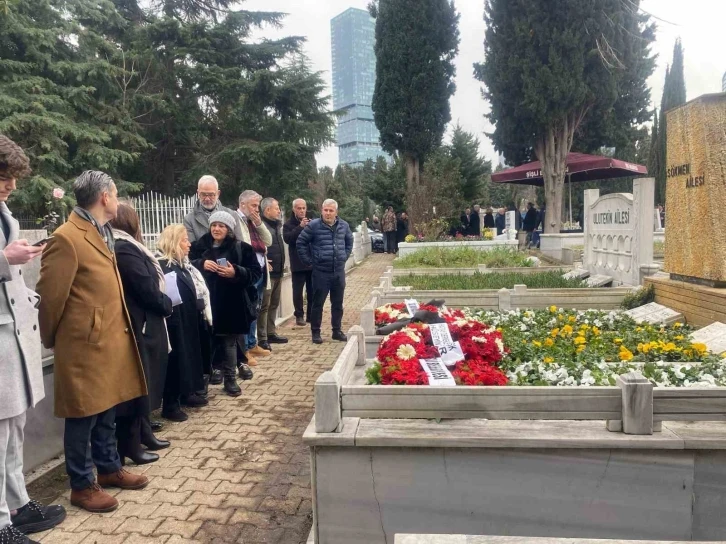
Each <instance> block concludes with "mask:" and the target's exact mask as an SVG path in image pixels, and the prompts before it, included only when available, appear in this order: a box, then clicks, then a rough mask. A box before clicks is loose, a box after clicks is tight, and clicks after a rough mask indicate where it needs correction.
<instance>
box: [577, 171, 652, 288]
mask: <svg viewBox="0 0 726 544" xmlns="http://www.w3.org/2000/svg"><path fill="white" fill-rule="evenodd" d="M654 191H655V180H654V179H653V178H640V179H636V180H633V193H632V194H630V193H613V194H609V195H605V196H602V197H601V196H600V190H599V189H589V190H586V191H585V213H586V215H587V219H586V221H585V225H584V228H585V254H584V257H583V261H584V262H583V264H584V266H585V267H586V268H587V269H588V270H589V271H590V273H591V274H602V275H605V276H612V278H613V280H614V282H616V283H618V284H625V285H640V267H641V265H644V264H651V263H652V262H653V222H652V215H651V214H652V211H651V210H652V209H653V199H654Z"/></svg>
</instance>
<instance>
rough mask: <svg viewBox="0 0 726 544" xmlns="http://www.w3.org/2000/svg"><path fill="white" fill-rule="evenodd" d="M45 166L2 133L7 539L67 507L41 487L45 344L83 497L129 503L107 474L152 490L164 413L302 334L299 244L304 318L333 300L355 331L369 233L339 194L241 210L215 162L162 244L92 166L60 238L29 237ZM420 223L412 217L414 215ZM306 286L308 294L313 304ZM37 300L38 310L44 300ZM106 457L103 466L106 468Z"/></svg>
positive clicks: (58, 516) (0, 409)
mask: <svg viewBox="0 0 726 544" xmlns="http://www.w3.org/2000/svg"><path fill="white" fill-rule="evenodd" d="M29 173H30V168H29V161H28V158H27V156H26V155H25V154H24V152H23V151H22V149H20V148H19V147H18V146H17V145H16V144H14V143H13V142H12V141H11V140H9V139H7V138H5V137H3V136H0V224H1V226H2V233H0V234H1V236H0V285H1V286H2V287H3V289H0V319H2V321H1V323H3V324H9V325H11V326H9V327H2V326H0V342H2V345H3V349H4V353H5V355H4V357H3V358H2V362H1V364H0V366H1V368H0V375H2V376H3V380H2V381H1V382H0V395H1V396H2V399H3V402H2V403H0V476H2V478H0V482H2V484H1V485H0V543H2V544H6V543H13V544H14V543H27V542H33V541H31V540H29V539H28V537H27V536H25V534H26V533H32V532H36V531H42V530H47V529H49V528H51V527H53V526H54V525H57V524H58V523H61V522H62V520H63V519H64V518H65V510H64V509H63V507H62V506H59V505H51V506H42V505H40V503H37V502H36V501H32V500H30V498H29V497H28V495H27V492H26V490H25V486H24V481H23V473H22V457H23V444H22V443H23V426H24V424H25V412H26V411H27V410H28V409H29V408H30V407H32V406H35V405H36V404H37V403H38V402H39V401H40V400H41V399H42V398H43V396H44V389H43V378H42V363H41V354H40V347H41V342H42V344H43V345H44V346H45V347H46V348H48V349H53V350H54V357H55V359H54V377H55V406H54V412H55V415H56V417H59V418H63V419H64V420H65V430H64V453H65V465H66V472H67V473H68V476H69V479H70V485H71V497H70V502H71V504H73V505H75V506H78V507H80V508H83V509H85V510H87V511H89V512H109V511H112V510H114V509H116V508H117V507H118V500H117V499H116V497H115V496H114V495H113V494H111V493H108V492H107V491H106V488H121V489H130V490H136V489H142V488H144V487H145V486H146V485H147V484H148V482H149V480H148V478H147V476H145V475H143V474H135V473H132V472H130V471H128V470H126V468H125V465H126V463H127V461H129V460H130V461H132V462H133V463H135V464H137V465H141V464H146V463H153V462H154V461H157V460H158V459H159V455H158V454H157V453H155V452H156V451H158V450H161V449H163V448H167V447H169V446H170V442H169V441H167V440H161V439H159V438H158V437H156V436H155V434H154V433H155V431H158V430H159V429H160V428H161V426H162V423H160V422H157V421H153V420H152V417H151V416H152V412H154V411H155V410H157V409H161V417H162V418H164V419H167V420H171V421H177V422H178V421H185V420H186V419H187V418H188V415H187V413H186V412H185V411H184V409H185V408H186V407H197V408H200V407H203V406H205V405H207V404H208V403H209V401H208V399H207V397H208V393H209V386H210V384H211V385H215V384H221V385H222V390H223V391H224V392H225V393H226V394H227V395H229V396H232V397H237V396H239V395H241V394H242V389H241V387H240V385H239V382H238V378H237V377H238V376H239V378H241V380H243V381H244V380H249V379H252V378H253V376H254V374H253V371H252V368H251V367H254V366H256V365H257V364H258V360H257V358H258V357H266V356H268V355H270V353H271V351H272V349H273V345H275V344H285V343H287V342H288V339H287V338H285V337H283V336H282V335H280V334H279V333H278V330H277V328H276V321H275V319H276V317H277V311H278V307H279V305H280V299H281V287H282V277H283V274H284V272H285V270H286V265H287V260H288V256H287V254H286V251H285V244H287V245H288V246H289V260H290V263H289V264H290V269H291V272H292V279H293V281H292V288H293V304H294V307H295V323H296V325H297V326H301V327H305V326H308V324H309V326H310V331H311V340H312V342H313V343H314V344H322V343H323V342H324V340H323V336H322V318H323V305H324V303H325V301H326V299H327V297H328V296H330V300H331V326H332V327H331V328H332V331H331V332H332V334H331V337H332V339H333V340H337V341H346V340H347V337H346V335H345V334H344V333H343V330H342V318H343V297H344V293H345V264H346V261H347V260H348V258H349V257H350V254H351V252H352V249H353V234H352V232H351V230H350V227H349V225H348V223H347V222H345V221H344V220H343V219H341V218H339V217H338V204H337V203H336V202H335V201H334V200H332V199H328V200H325V201H324V202H323V205H322V210H321V212H322V213H321V217H320V218H318V219H312V218H310V217H309V216H308V213H307V204H306V202H305V201H304V200H303V199H296V200H294V201H293V204H292V208H293V210H292V214H291V216H290V218H289V220H288V221H286V222H284V224H283V218H282V216H281V210H280V205H279V202H278V201H277V200H276V199H275V198H272V197H266V198H263V197H262V196H261V195H260V194H258V193H257V192H255V191H252V190H246V191H243V192H242V193H241V194H240V195H239V198H238V207H237V209H236V210H232V209H229V208H226V207H224V206H223V205H222V204H221V201H220V194H221V192H220V190H219V184H218V182H217V180H216V179H215V178H214V177H213V176H209V175H207V176H203V177H202V178H201V179H200V180H199V183H198V188H197V196H198V201H197V203H196V206H195V208H194V209H193V210H192V211H191V212H190V213H189V214H188V215H187V216H186V217H185V218H184V221H183V224H172V225H168V226H167V227H166V228H165V229H164V230H163V232H162V233H161V234H160V236H159V238H158V240H156V244H155V251H152V250H151V249H149V248H148V247H147V246H146V245H145V244H144V243H143V240H144V238H143V233H142V232H141V228H140V220H139V216H138V215H137V213H136V211H135V210H134V209H133V207H132V206H131V205H130V204H129V203H126V202H123V201H120V199H119V197H118V192H117V188H116V185H115V183H114V181H113V179H112V178H111V177H110V176H108V175H107V174H105V173H103V172H100V171H86V172H83V173H82V174H81V175H80V176H78V178H77V179H76V180H75V182H74V184H73V191H74V195H75V198H76V202H77V205H76V207H75V208H74V209H73V211H72V212H71V213H70V216H69V218H68V220H67V221H66V222H65V223H64V224H63V225H61V226H60V227H59V228H57V229H56V230H55V231H54V232H53V233H52V235H51V236H50V237H49V238H47V239H46V240H43V241H41V243H39V244H36V245H30V244H29V243H28V242H27V240H18V233H19V227H18V223H17V221H15V220H14V219H13V218H12V216H11V215H10V213H9V210H8V208H7V205H6V204H5V201H6V200H7V198H8V196H9V195H10V194H11V193H12V191H13V190H14V189H15V186H16V185H15V184H16V179H17V178H22V177H25V176H27V175H28V174H29ZM399 220H402V221H404V222H405V220H406V219H405V215H404V217H403V219H401V218H399ZM41 254H42V257H41V264H40V277H39V280H38V283H37V286H36V289H37V292H38V295H39V296H38V295H36V294H35V293H34V292H32V291H30V290H29V289H27V288H26V287H25V284H24V281H23V277H22V270H21V268H20V267H21V265H24V264H26V263H27V262H29V261H30V260H32V259H34V258H38V257H39V256H41ZM305 295H306V298H307V305H304V300H305ZM36 307H37V311H36ZM94 468H95V469H96V472H97V476H96V475H95V474H94Z"/></svg>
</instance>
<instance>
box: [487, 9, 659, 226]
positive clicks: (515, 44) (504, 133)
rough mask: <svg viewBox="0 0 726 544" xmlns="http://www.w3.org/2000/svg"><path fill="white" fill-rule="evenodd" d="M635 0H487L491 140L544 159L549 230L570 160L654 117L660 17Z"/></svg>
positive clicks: (520, 157) (624, 139)
mask: <svg viewBox="0 0 726 544" xmlns="http://www.w3.org/2000/svg"><path fill="white" fill-rule="evenodd" d="M638 5H639V1H638V0H635V1H634V2H622V0H602V1H600V2H592V1H591V0H570V1H568V2H557V3H556V9H554V8H553V4H552V2H551V1H550V0H487V2H486V4H485V20H486V26H487V30H486V39H485V60H484V62H483V63H480V64H476V65H475V76H476V77H477V79H479V80H480V81H483V82H484V83H485V85H486V90H485V92H484V96H485V98H487V99H488V100H489V101H490V103H491V112H490V114H489V115H488V118H489V120H490V121H491V122H492V123H493V124H494V125H495V130H494V132H493V134H492V135H491V137H492V140H493V142H494V145H495V148H496V149H497V150H499V151H501V152H502V153H504V155H505V157H506V159H507V161H508V162H509V163H510V164H515V165H516V164H521V163H523V162H526V161H528V160H531V159H533V158H534V157H535V156H536V157H537V158H539V159H540V160H541V161H542V170H543V176H544V178H545V195H544V196H545V199H546V202H547V210H548V217H549V218H550V219H551V221H550V220H548V222H547V223H548V224H547V225H546V227H545V230H546V231H547V232H552V231H553V230H557V229H558V228H559V219H560V217H559V216H560V210H561V207H562V196H563V186H564V176H565V161H566V156H567V153H568V152H569V151H570V150H571V149H572V146H573V143H576V144H577V147H578V148H580V149H583V150H593V149H597V148H599V147H600V146H603V145H608V146H615V147H618V146H620V147H622V146H624V145H626V144H627V143H628V142H632V141H633V139H634V131H635V127H637V126H638V125H639V124H642V123H643V122H645V121H647V120H648V119H649V117H650V111H649V100H650V94H649V93H650V91H649V89H648V87H647V84H646V80H647V78H648V76H649V75H650V74H651V73H652V71H653V68H654V59H653V57H652V56H651V54H650V51H649V45H650V43H652V42H653V40H654V39H655V37H654V25H653V24H651V23H650V22H649V19H648V17H647V16H644V15H641V14H640V13H639V11H638Z"/></svg>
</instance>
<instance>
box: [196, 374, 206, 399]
mask: <svg viewBox="0 0 726 544" xmlns="http://www.w3.org/2000/svg"><path fill="white" fill-rule="evenodd" d="M202 380H203V382H204V387H203V388H202V389H200V390H199V391H196V394H197V396H199V397H202V398H203V399H206V398H207V396H208V395H209V374H204V376H202Z"/></svg>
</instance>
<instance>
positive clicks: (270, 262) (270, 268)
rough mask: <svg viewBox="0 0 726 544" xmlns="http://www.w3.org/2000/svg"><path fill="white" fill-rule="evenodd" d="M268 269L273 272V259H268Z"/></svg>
mask: <svg viewBox="0 0 726 544" xmlns="http://www.w3.org/2000/svg"><path fill="white" fill-rule="evenodd" d="M267 271H268V272H272V261H271V260H270V259H267Z"/></svg>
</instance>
